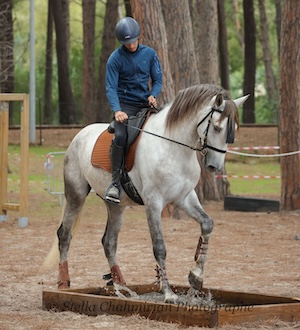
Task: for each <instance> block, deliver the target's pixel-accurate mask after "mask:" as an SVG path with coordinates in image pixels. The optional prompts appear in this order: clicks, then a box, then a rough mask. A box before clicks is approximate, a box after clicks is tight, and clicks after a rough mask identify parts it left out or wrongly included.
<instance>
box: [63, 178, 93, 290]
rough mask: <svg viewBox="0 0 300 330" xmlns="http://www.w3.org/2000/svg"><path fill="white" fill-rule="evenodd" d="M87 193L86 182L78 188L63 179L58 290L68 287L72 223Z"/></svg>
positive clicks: (77, 217)
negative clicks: (63, 201)
mask: <svg viewBox="0 0 300 330" xmlns="http://www.w3.org/2000/svg"><path fill="white" fill-rule="evenodd" d="M89 192H90V186H89V185H88V183H87V182H85V183H82V184H81V185H80V188H79V187H76V185H74V184H72V183H71V182H68V180H66V179H65V197H66V206H65V210H64V214H63V220H62V222H61V225H60V226H59V228H58V230H57V236H58V247H59V253H60V263H59V272H58V281H57V285H58V288H59V289H65V288H68V287H70V276H69V270H68V250H69V246H70V241H71V238H72V227H73V224H74V222H75V221H76V220H78V219H79V215H80V211H81V209H82V206H83V204H84V201H85V198H86V196H87V195H88V194H89Z"/></svg>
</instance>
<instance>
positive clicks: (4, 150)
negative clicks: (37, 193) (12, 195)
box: [0, 93, 29, 227]
mask: <svg viewBox="0 0 300 330" xmlns="http://www.w3.org/2000/svg"><path fill="white" fill-rule="evenodd" d="M12 101H19V102H22V106H21V141H20V148H21V161H20V203H19V204H15V203H9V202H8V198H7V197H8V194H7V187H8V184H7V181H8V177H7V173H8V126H9V115H8V112H9V104H8V102H12ZM0 136H1V141H0V222H1V221H6V220H7V211H19V219H18V224H19V226H20V227H26V226H27V225H28V172H29V166H28V165H29V95H28V94H13V93H12V94H1V93H0Z"/></svg>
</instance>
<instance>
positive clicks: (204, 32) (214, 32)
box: [193, 0, 219, 84]
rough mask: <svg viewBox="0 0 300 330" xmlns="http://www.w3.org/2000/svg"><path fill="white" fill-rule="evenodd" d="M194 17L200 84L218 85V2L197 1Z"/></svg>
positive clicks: (215, 0) (212, 0) (210, 0)
mask: <svg viewBox="0 0 300 330" xmlns="http://www.w3.org/2000/svg"><path fill="white" fill-rule="evenodd" d="M193 15H194V16H193V31H194V42H195V51H196V57H197V64H198V72H199V77H200V82H201V83H210V84H217V83H218V80H219V69H218V7H217V0H196V1H195V4H194V11H193Z"/></svg>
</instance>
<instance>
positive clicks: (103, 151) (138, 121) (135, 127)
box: [91, 108, 157, 205]
mask: <svg viewBox="0 0 300 330" xmlns="http://www.w3.org/2000/svg"><path fill="white" fill-rule="evenodd" d="M154 113H157V110H154V109H149V108H145V109H142V110H141V111H139V113H138V114H137V115H136V116H132V117H130V118H129V119H128V124H127V136H128V139H127V144H126V151H125V161H124V169H123V171H122V177H121V185H122V187H123V189H124V191H125V192H126V193H127V195H128V196H129V197H130V198H131V199H132V200H133V201H134V202H136V203H138V204H140V205H143V204H144V203H143V201H142V199H141V197H140V196H139V194H138V192H137V190H136V188H135V187H134V185H133V184H132V182H131V180H130V178H129V175H128V172H130V170H131V169H132V167H133V165H134V160H135V152H136V148H137V145H138V142H139V139H140V137H141V135H140V133H141V131H140V129H142V128H143V127H144V125H145V124H146V122H147V120H148V119H149V117H150V115H152V114H154ZM113 123H114V122H112V123H111V124H110V125H109V127H108V128H107V129H106V130H105V131H104V132H102V133H101V134H100V135H99V137H98V139H97V141H96V143H95V145H94V149H93V152H92V157H91V163H92V165H93V166H94V167H96V168H101V169H103V170H105V171H107V172H109V173H111V172H112V170H111V161H110V147H111V142H112V139H113V137H114V134H113V133H114V125H113Z"/></svg>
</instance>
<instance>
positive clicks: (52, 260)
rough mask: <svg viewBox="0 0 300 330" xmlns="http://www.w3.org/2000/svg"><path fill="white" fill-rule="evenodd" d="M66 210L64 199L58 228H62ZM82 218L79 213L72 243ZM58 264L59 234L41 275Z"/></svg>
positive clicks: (74, 225)
mask: <svg viewBox="0 0 300 330" xmlns="http://www.w3.org/2000/svg"><path fill="white" fill-rule="evenodd" d="M65 209H66V199H65V198H64V201H63V206H62V212H61V219H60V221H59V225H58V228H59V227H60V225H61V223H62V221H63V216H64V213H65ZM80 218H81V212H79V213H78V216H77V217H76V219H75V220H74V222H73V225H72V228H71V235H72V241H73V240H74V238H75V235H76V232H77V228H78V225H79V223H80ZM58 263H59V249H58V237H57V234H55V237H54V241H53V243H52V246H51V248H50V250H49V252H48V254H47V256H46V258H45V260H44V262H43V264H42V266H41V268H40V273H43V272H45V271H47V270H50V269H52V268H53V267H54V266H56V265H58Z"/></svg>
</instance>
